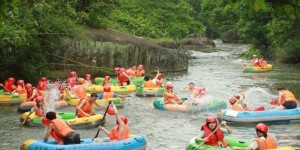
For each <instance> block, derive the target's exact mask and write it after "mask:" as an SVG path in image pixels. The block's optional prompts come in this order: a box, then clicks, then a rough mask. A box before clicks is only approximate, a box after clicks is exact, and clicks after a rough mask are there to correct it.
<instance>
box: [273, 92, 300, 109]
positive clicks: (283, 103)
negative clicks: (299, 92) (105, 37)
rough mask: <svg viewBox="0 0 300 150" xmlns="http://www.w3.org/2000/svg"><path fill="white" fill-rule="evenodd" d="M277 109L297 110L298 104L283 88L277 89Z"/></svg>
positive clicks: (290, 93) (293, 96)
mask: <svg viewBox="0 0 300 150" xmlns="http://www.w3.org/2000/svg"><path fill="white" fill-rule="evenodd" d="M277 92H278V107H277V108H276V109H277V110H282V109H294V108H297V104H298V103H299V102H298V101H297V99H296V97H295V95H294V94H293V93H292V92H291V91H289V90H287V89H285V88H284V87H278V88H277Z"/></svg>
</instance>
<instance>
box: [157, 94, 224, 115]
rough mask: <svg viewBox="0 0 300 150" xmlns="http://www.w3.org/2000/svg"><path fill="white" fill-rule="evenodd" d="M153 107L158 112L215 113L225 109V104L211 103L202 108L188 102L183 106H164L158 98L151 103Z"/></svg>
mask: <svg viewBox="0 0 300 150" xmlns="http://www.w3.org/2000/svg"><path fill="white" fill-rule="evenodd" d="M153 106H154V108H156V109H159V110H177V111H188V112H198V111H199V112H202V111H209V112H217V111H219V110H221V109H225V108H227V104H226V102H224V101H212V102H209V103H206V104H203V106H200V104H199V103H197V104H194V103H189V102H188V101H187V102H185V104H183V105H178V104H165V102H164V98H162V97H160V98H157V99H155V100H154V101H153Z"/></svg>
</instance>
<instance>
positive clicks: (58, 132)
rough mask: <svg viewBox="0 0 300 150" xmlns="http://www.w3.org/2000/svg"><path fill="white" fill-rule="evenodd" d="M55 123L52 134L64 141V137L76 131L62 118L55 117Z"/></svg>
mask: <svg viewBox="0 0 300 150" xmlns="http://www.w3.org/2000/svg"><path fill="white" fill-rule="evenodd" d="M51 123H53V125H54V129H53V130H52V131H51V132H52V133H51V136H52V137H53V138H54V139H55V140H56V141H57V142H62V138H63V137H65V136H67V135H68V134H70V133H72V132H74V130H73V129H71V128H70V127H69V126H68V125H67V124H66V123H65V122H64V121H62V120H60V119H53V120H52V121H51Z"/></svg>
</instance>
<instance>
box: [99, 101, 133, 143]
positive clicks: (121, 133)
mask: <svg viewBox="0 0 300 150" xmlns="http://www.w3.org/2000/svg"><path fill="white" fill-rule="evenodd" d="M111 105H112V108H113V111H112V113H110V115H113V114H114V115H115V117H116V120H117V123H116V125H115V127H114V128H113V129H112V130H111V132H109V131H108V130H107V129H105V128H104V127H103V126H101V125H100V126H99V130H103V131H104V132H105V133H106V134H107V135H108V137H104V138H95V139H94V142H95V143H98V142H108V141H119V140H125V139H128V138H129V133H130V132H129V127H128V125H127V123H128V119H127V118H126V117H125V116H122V115H119V112H118V110H117V108H116V106H115V105H114V104H111Z"/></svg>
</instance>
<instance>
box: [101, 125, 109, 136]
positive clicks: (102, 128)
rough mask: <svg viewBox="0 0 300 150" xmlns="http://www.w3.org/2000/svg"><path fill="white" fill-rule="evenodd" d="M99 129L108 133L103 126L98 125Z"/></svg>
mask: <svg viewBox="0 0 300 150" xmlns="http://www.w3.org/2000/svg"><path fill="white" fill-rule="evenodd" d="M99 129H100V130H103V131H104V132H105V134H106V135H108V136H109V134H110V133H109V131H108V130H106V129H105V128H104V127H103V126H101V125H99Z"/></svg>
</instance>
